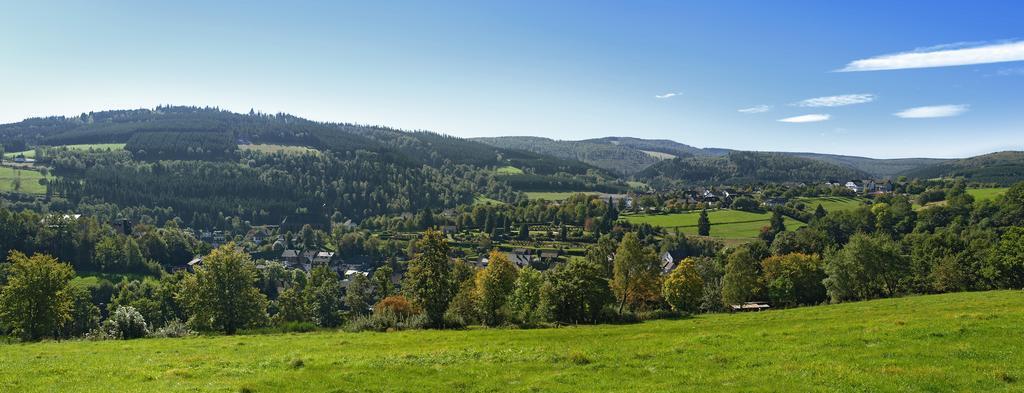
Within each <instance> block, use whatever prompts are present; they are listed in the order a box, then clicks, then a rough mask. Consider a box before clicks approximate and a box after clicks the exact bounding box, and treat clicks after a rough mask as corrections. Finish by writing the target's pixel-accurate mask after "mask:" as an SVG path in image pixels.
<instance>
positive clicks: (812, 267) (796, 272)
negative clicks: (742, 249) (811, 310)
mask: <svg viewBox="0 0 1024 393" xmlns="http://www.w3.org/2000/svg"><path fill="white" fill-rule="evenodd" d="M776 241H778V238H776ZM761 268H762V274H761V284H762V286H763V287H764V288H765V291H766V292H767V293H768V299H769V300H770V301H771V302H772V305H778V306H781V307H793V306H798V305H813V304H818V303H821V302H822V301H824V300H825V298H826V297H825V286H824V284H822V280H824V279H825V271H824V268H823V263H822V261H821V258H818V257H817V256H816V255H807V254H786V255H781V256H773V257H769V258H766V259H765V260H763V261H761Z"/></svg>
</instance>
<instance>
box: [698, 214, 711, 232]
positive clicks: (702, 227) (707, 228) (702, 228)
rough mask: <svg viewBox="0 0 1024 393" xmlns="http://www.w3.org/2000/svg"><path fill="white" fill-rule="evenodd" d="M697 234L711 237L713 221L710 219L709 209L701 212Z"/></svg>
mask: <svg viewBox="0 0 1024 393" xmlns="http://www.w3.org/2000/svg"><path fill="white" fill-rule="evenodd" d="M697 234H698V235H701V236H711V220H709V219H708V209H704V210H701V211H700V217H699V218H697Z"/></svg>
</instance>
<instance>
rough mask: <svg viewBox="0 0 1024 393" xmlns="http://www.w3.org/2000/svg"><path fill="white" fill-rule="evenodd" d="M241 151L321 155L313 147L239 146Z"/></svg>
mask: <svg viewBox="0 0 1024 393" xmlns="http://www.w3.org/2000/svg"><path fill="white" fill-rule="evenodd" d="M238 148H239V149H242V150H255V151H260V152H263V153H285V154H306V153H319V152H320V151H319V150H317V149H314V148H312V147H306V146H286V145H270V144H259V145H238Z"/></svg>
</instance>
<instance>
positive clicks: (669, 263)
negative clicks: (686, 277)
mask: <svg viewBox="0 0 1024 393" xmlns="http://www.w3.org/2000/svg"><path fill="white" fill-rule="evenodd" d="M676 265H677V263H676V259H675V257H673V256H672V253H670V252H668V251H665V252H663V253H661V273H662V274H668V273H669V272H671V271H672V270H675V268H676Z"/></svg>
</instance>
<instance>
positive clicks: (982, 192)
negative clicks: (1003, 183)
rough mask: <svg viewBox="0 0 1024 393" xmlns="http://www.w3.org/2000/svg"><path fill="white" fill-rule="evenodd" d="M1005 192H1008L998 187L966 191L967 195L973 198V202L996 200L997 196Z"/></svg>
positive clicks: (1004, 188)
mask: <svg viewBox="0 0 1024 393" xmlns="http://www.w3.org/2000/svg"><path fill="white" fill-rule="evenodd" d="M1006 190H1008V188H1006V187H998V188H968V189H967V194H969V195H970V196H972V197H974V200H976V201H986V200H992V199H996V197H997V196H1000V195H1003V194H1005V193H1006Z"/></svg>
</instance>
